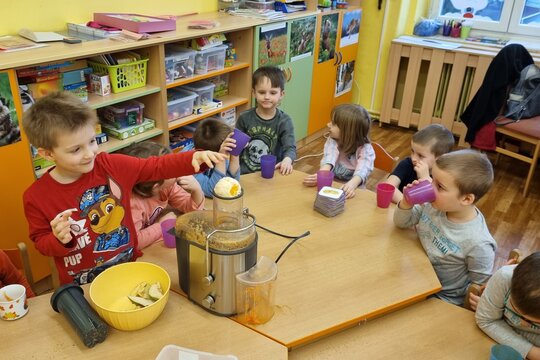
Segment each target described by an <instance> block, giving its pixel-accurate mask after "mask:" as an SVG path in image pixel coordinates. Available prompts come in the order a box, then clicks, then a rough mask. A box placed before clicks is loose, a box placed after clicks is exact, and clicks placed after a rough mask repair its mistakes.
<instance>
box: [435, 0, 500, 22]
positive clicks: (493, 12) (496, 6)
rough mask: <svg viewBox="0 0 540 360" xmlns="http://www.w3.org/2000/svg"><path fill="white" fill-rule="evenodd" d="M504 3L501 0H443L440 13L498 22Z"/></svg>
mask: <svg viewBox="0 0 540 360" xmlns="http://www.w3.org/2000/svg"><path fill="white" fill-rule="evenodd" d="M503 5H504V1H500V0H443V1H442V4H441V11H440V15H441V16H448V17H459V18H461V17H463V18H466V19H476V20H483V21H495V22H498V21H500V19H501V14H502V10H503Z"/></svg>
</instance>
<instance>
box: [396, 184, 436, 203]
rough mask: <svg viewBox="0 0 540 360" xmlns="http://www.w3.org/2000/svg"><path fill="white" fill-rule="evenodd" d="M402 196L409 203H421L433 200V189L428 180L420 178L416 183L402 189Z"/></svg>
mask: <svg viewBox="0 0 540 360" xmlns="http://www.w3.org/2000/svg"><path fill="white" fill-rule="evenodd" d="M403 197H404V198H405V200H406V201H407V202H408V203H409V204H411V205H414V204H423V203H426V202H432V201H433V200H435V189H433V185H432V184H431V182H430V181H429V180H422V181H420V182H419V183H418V184H415V185H413V186H411V187H408V188H405V189H403Z"/></svg>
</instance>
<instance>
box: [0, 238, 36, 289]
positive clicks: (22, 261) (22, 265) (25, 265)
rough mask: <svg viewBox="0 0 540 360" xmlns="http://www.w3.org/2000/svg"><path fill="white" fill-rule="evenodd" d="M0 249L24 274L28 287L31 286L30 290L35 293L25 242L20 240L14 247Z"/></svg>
mask: <svg viewBox="0 0 540 360" xmlns="http://www.w3.org/2000/svg"><path fill="white" fill-rule="evenodd" d="M2 250H4V252H5V253H6V254H7V256H8V257H9V259H10V260H11V262H12V263H13V265H15V267H16V268H17V269H19V270H20V271H21V272H22V273H23V274H24V276H25V277H26V280H27V281H28V284H29V285H30V288H32V291H34V293H35V292H36V289H35V283H34V276H33V275H32V268H31V267H30V258H29V257H28V249H27V248H26V244H25V243H24V242H22V241H21V242H19V243H18V244H17V247H16V248H10V249H2Z"/></svg>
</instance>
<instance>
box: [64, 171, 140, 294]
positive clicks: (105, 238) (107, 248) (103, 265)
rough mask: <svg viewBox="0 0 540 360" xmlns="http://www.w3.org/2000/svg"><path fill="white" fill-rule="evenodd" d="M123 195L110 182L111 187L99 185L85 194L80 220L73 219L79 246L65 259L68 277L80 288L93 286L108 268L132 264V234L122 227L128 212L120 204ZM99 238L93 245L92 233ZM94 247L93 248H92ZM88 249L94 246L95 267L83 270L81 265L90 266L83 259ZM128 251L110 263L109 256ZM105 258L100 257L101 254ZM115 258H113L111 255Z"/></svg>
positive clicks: (74, 233)
mask: <svg viewBox="0 0 540 360" xmlns="http://www.w3.org/2000/svg"><path fill="white" fill-rule="evenodd" d="M121 199H122V191H121V189H120V187H119V186H118V184H117V183H116V182H115V181H114V180H112V179H109V182H108V185H100V186H96V187H93V188H90V189H88V190H86V191H85V192H84V193H83V194H82V196H81V198H80V200H79V206H78V207H79V210H80V213H79V214H78V215H79V217H80V219H79V220H73V219H71V218H70V223H71V225H70V229H71V235H72V236H73V239H74V240H75V241H76V243H77V245H76V247H75V249H74V250H73V251H72V252H71V253H70V254H69V255H68V256H64V258H63V260H64V267H66V268H67V269H68V271H67V273H68V274H69V275H70V276H72V277H73V279H74V281H75V282H77V283H79V284H86V283H89V282H91V281H92V280H93V279H94V278H95V277H96V276H97V275H98V274H99V273H101V272H102V271H103V270H105V269H107V268H108V267H110V266H112V265H115V264H118V263H122V262H126V261H129V260H131V258H132V257H133V248H132V247H128V244H129V240H130V234H129V231H128V229H127V227H125V226H123V225H122V221H123V220H124V216H125V210H124V208H123V206H122V204H121ZM90 229H91V230H92V232H93V233H95V234H96V235H97V237H96V238H95V242H94V243H93V242H92V237H93V236H95V235H92V234H91V232H89V230H90ZM92 244H93V245H92ZM87 246H93V249H92V252H91V254H92V256H93V257H94V259H93V261H92V262H93V263H94V266H92V267H90V268H84V269H83V270H80V267H81V264H86V266H88V265H89V264H88V260H86V262H85V261H84V259H83V254H87V256H88V252H87V251H83V249H84V248H86V247H87ZM122 247H126V249H124V250H123V251H122V252H120V253H118V254H116V255H114V256H113V257H112V258H110V259H108V260H106V259H107V256H106V253H107V252H115V251H117V250H118V249H120V248H122ZM100 253H101V254H102V255H99V254H100ZM111 255H112V254H111Z"/></svg>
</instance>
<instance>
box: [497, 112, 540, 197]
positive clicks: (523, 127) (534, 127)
mask: <svg viewBox="0 0 540 360" xmlns="http://www.w3.org/2000/svg"><path fill="white" fill-rule="evenodd" d="M503 121H504V119H502V121H501V122H503ZM496 133H498V134H500V135H502V139H501V141H500V142H499V144H498V146H497V147H496V149H495V151H496V152H497V161H498V159H499V155H500V154H503V155H506V156H510V157H512V158H514V159H517V160H521V161H523V162H526V163H527V164H529V172H528V174H527V179H526V180H525V186H524V187H523V196H527V193H528V192H529V187H530V185H531V181H532V179H533V177H534V171H535V169H536V164H537V163H538V157H539V155H540V116H536V117H534V118H531V119H524V120H521V121H518V122H515V123H510V124H508V125H504V126H498V127H497V129H496ZM507 138H512V139H514V140H517V141H520V142H522V143H528V144H531V145H532V146H533V152H532V155H531V156H528V155H524V154H522V153H520V152H519V149H517V150H515V151H513V150H512V149H509V148H506V147H505V143H506V140H507Z"/></svg>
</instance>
